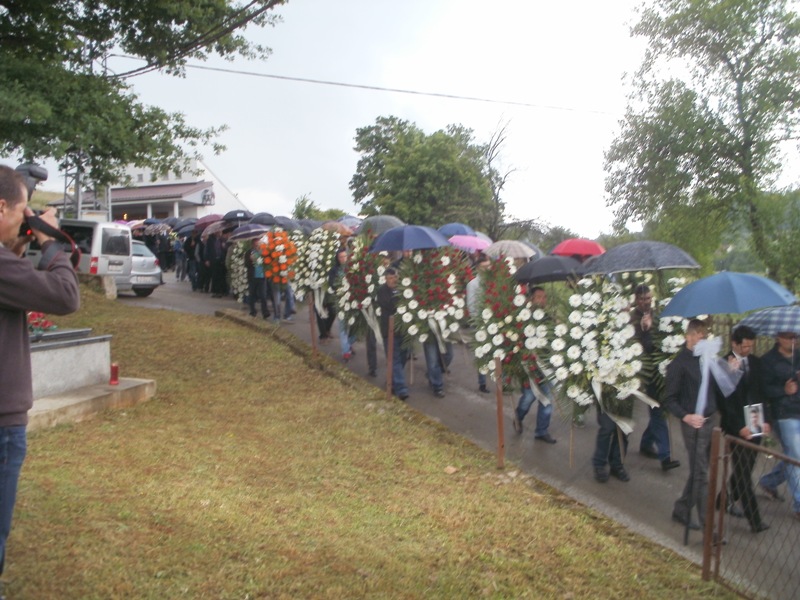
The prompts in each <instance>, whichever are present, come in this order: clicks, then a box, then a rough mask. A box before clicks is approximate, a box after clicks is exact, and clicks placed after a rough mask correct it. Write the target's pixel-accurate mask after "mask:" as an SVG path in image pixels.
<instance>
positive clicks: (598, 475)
mask: <svg viewBox="0 0 800 600" xmlns="http://www.w3.org/2000/svg"><path fill="white" fill-rule="evenodd" d="M594 478H595V479H596V480H597V481H599V482H600V483H605V482H606V481H608V471H606V468H605V467H595V468H594Z"/></svg>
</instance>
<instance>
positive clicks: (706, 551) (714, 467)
mask: <svg viewBox="0 0 800 600" xmlns="http://www.w3.org/2000/svg"><path fill="white" fill-rule="evenodd" d="M721 441H722V430H721V429H720V428H719V427H715V428H714V430H713V431H712V432H711V457H710V459H711V462H710V464H709V468H708V498H706V520H710V521H711V523H712V527H711V530H712V532H713V531H714V530H715V529H716V538H717V542H718V543H717V549H716V555H717V561H719V553H720V552H721V548H722V537H723V536H722V528H723V526H724V520H723V516H722V515H724V514H725V506H722V507H721V508H720V513H721V516H720V518H719V523H715V521H716V520H717V519H716V516H717V513H716V510H717V508H716V507H717V474H718V470H719V455H720V442H721ZM723 485H725V483H724V482H723ZM706 531H708V528H706ZM714 537H715V536H714V535H713V533H712V535H711V536H708V535H707V536H705V538H704V539H703V581H709V580H710V579H711V550H712V548H713V547H714Z"/></svg>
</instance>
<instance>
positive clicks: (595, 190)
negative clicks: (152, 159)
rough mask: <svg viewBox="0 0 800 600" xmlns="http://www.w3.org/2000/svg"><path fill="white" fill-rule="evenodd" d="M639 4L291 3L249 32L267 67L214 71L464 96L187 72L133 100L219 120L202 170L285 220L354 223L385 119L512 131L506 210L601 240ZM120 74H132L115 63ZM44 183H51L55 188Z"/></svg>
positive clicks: (151, 80)
mask: <svg viewBox="0 0 800 600" xmlns="http://www.w3.org/2000/svg"><path fill="white" fill-rule="evenodd" d="M639 4H640V2H639V1H638V0H637V1H634V0H615V1H614V2H597V1H596V0H577V1H575V2H564V3H557V2H552V3H551V2H547V3H545V2H520V1H519V0H495V1H494V2H491V3H488V2H478V1H476V0H405V1H404V2H402V3H398V2H389V1H388V0H341V1H339V2H331V1H329V0H290V1H289V2H288V4H286V5H285V6H283V7H281V8H279V10H278V12H279V14H281V15H282V18H283V22H282V23H279V24H278V25H277V26H276V27H275V28H268V29H264V30H258V29H249V30H248V31H247V35H248V38H250V39H253V40H258V41H259V42H262V43H265V44H266V45H268V46H270V47H271V48H272V50H273V54H272V56H271V57H270V59H269V60H267V61H265V62H257V61H246V60H242V59H237V60H236V61H235V62H233V63H229V62H225V61H217V60H211V61H208V62H207V63H204V64H206V65H208V66H220V67H223V68H230V69H235V70H243V71H250V72H258V73H266V74H272V75H281V76H288V77H299V78H309V79H318V80H326V81H335V82H342V83H351V84H362V85H370V86H378V87H387V88H399V89H407V90H416V91H420V92H432V93H442V94H451V95H457V96H470V97H479V98H486V99H494V100H498V101H508V102H517V103H524V104H529V105H532V106H515V105H509V104H502V103H487V102H475V101H468V100H457V99H445V98H436V97H427V96H422V95H408V94H400V93H391V92H383V91H371V90H364V89H354V88H347V87H338V86H328V85H320V84H312V83H302V82H295V81H285V80H277V79H271V78H264V77H253V76H246V75H241V74H230V73H219V72H209V71H202V70H194V69H188V70H187V76H186V78H185V79H180V78H172V77H167V76H164V75H160V74H149V75H145V76H142V77H138V78H134V79H131V80H130V82H131V83H132V84H133V86H134V89H135V91H136V92H137V93H138V94H139V95H140V99H141V101H143V102H144V103H146V104H152V105H157V106H160V107H162V108H164V109H165V110H168V111H170V112H175V111H177V112H183V113H185V114H186V116H187V120H188V122H189V123H190V124H192V125H195V126H199V127H209V126H214V125H221V124H227V125H228V127H229V130H228V131H227V132H225V133H224V134H223V135H222V136H221V140H220V141H221V142H222V143H224V144H225V145H226V146H227V148H228V149H227V151H226V152H224V153H223V154H221V155H219V156H214V155H213V154H212V153H211V152H210V151H207V152H205V162H206V164H207V165H208V167H209V168H210V169H211V170H212V171H213V172H214V173H215V174H216V175H217V176H218V177H219V178H220V179H221V180H222V181H223V182H224V183H225V184H226V185H227V186H228V187H229V188H230V189H231V190H233V191H234V192H235V193H237V194H238V195H239V198H240V199H241V200H242V201H243V202H244V203H245V204H246V205H247V206H248V207H249V208H250V210H252V211H253V212H259V211H268V212H271V213H274V214H289V213H290V212H291V209H292V206H293V204H294V201H295V199H296V198H298V197H299V196H301V195H303V194H309V195H310V198H311V199H312V200H313V201H314V202H316V204H317V205H318V206H320V207H321V208H333V207H335V208H340V209H342V210H345V211H347V212H349V213H352V214H357V213H358V207H357V206H355V205H354V204H353V202H352V195H351V193H350V190H349V188H348V183H349V181H350V178H351V177H352V176H353V173H354V171H355V166H356V162H357V160H358V155H357V154H356V153H355V152H354V151H353V145H354V136H355V132H356V129H357V128H358V127H364V126H369V125H371V124H373V123H374V122H375V119H376V118H377V117H379V116H389V115H394V116H397V117H400V118H402V119H406V120H409V121H411V122H413V123H415V124H416V125H417V126H419V127H420V128H422V129H423V130H424V131H425V132H426V133H432V132H434V131H436V130H438V129H442V128H444V127H446V126H447V125H448V124H450V123H459V124H462V125H464V126H466V127H469V128H471V129H472V130H473V131H474V133H475V136H476V138H477V140H478V141H481V142H484V141H488V139H489V137H490V136H491V134H492V132H493V131H495V129H496V128H497V127H498V124H501V123H506V122H507V123H508V141H507V143H506V146H505V148H504V151H503V154H502V158H503V161H504V166H505V167H506V168H514V169H516V172H515V173H514V174H513V175H512V176H511V179H510V180H509V183H508V186H507V188H506V190H505V193H504V199H505V201H506V204H507V213H508V215H509V216H510V217H516V218H540V219H542V220H543V221H545V222H547V223H548V224H551V225H561V226H564V227H569V228H570V229H572V230H574V231H576V232H577V233H579V234H580V235H583V236H586V237H595V236H597V235H598V234H599V233H601V232H608V231H610V222H611V211H610V210H609V209H607V208H606V206H605V196H604V189H603V181H604V173H603V152H604V150H606V149H607V148H608V146H609V144H610V143H611V141H612V140H613V138H614V135H615V133H616V132H617V130H618V121H619V119H620V118H621V116H622V114H623V112H624V109H625V105H626V95H627V93H628V91H629V88H628V87H627V86H626V85H624V84H623V74H624V73H625V72H632V71H634V70H635V69H636V68H637V67H638V65H639V62H640V60H641V54H642V47H643V46H642V42H641V41H640V40H632V39H631V38H630V36H629V27H630V25H631V23H633V22H635V19H636V14H635V12H634V7H635V6H638V5H639ZM109 65H110V66H111V68H112V69H114V70H115V71H127V70H129V69H130V68H132V67H134V66H136V63H135V62H134V61H131V60H128V59H121V58H118V59H113V60H112V61H111V62H110V63H109ZM53 179H54V178H51V181H52V180H53Z"/></svg>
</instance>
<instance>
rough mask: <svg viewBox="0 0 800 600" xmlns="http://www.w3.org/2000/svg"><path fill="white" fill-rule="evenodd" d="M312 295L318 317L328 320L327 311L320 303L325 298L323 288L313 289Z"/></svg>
mask: <svg viewBox="0 0 800 600" xmlns="http://www.w3.org/2000/svg"><path fill="white" fill-rule="evenodd" d="M313 293H314V306H316V307H317V312H318V313H319V316H320V317H322V318H323V319H326V318H328V309H327V308H326V307H325V305H324V304H323V303H322V299H323V298H324V297H325V292H324V290H323V288H314V289H313Z"/></svg>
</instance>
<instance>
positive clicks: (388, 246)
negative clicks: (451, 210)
mask: <svg viewBox="0 0 800 600" xmlns="http://www.w3.org/2000/svg"><path fill="white" fill-rule="evenodd" d="M449 245H450V242H448V241H447V238H446V237H444V236H443V235H442V234H441V233H439V232H438V231H436V230H435V229H432V228H430V227H425V226H424V225H401V226H400V227H393V228H392V229H389V230H388V231H384V232H383V233H382V234H380V235H379V236H378V238H377V239H376V240H375V241H374V242H373V243H372V247H371V248H370V252H382V251H384V250H386V251H392V250H424V249H425V248H439V247H441V246H449Z"/></svg>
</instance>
